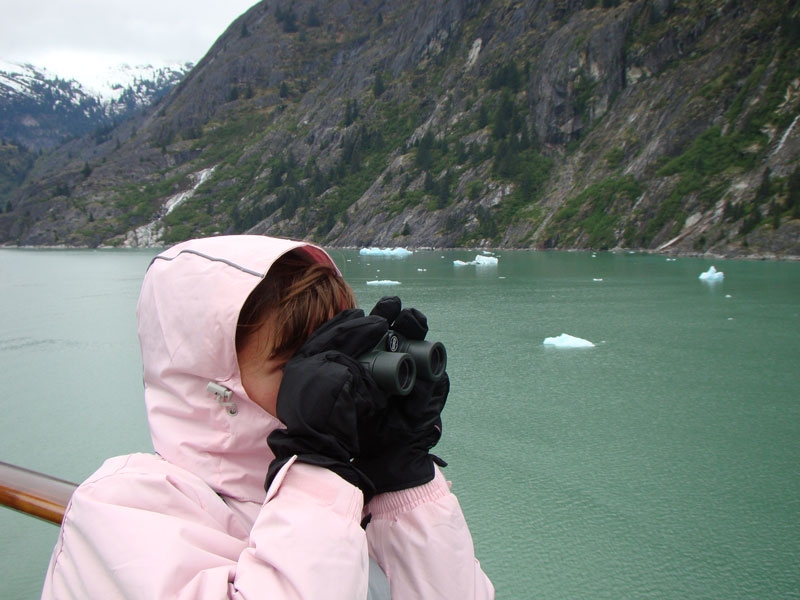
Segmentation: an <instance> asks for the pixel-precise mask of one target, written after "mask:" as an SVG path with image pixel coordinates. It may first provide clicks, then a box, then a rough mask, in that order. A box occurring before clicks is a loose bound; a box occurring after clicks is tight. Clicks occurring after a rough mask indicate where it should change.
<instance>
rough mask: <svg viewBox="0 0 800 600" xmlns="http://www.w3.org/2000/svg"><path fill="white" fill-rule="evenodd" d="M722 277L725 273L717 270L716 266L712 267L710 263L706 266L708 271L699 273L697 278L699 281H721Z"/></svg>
mask: <svg viewBox="0 0 800 600" xmlns="http://www.w3.org/2000/svg"><path fill="white" fill-rule="evenodd" d="M724 277H725V273H723V272H722V271H717V269H716V267H714V265H711V266H710V267H709V268H708V271H706V272H705V273H700V276H699V277H698V279H699V280H700V281H722V279H723V278H724Z"/></svg>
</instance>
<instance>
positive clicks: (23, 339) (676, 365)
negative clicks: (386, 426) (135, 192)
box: [0, 250, 800, 599]
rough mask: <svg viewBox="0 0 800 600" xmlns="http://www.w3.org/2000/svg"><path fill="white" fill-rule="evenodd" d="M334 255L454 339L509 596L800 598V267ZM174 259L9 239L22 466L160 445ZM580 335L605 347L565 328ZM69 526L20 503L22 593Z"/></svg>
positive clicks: (4, 570)
mask: <svg viewBox="0 0 800 600" xmlns="http://www.w3.org/2000/svg"><path fill="white" fill-rule="evenodd" d="M332 253H333V255H334V258H335V259H336V261H337V263H338V264H339V265H340V267H341V269H342V271H343V272H344V274H345V277H346V278H347V279H348V281H350V283H351V284H352V285H353V287H354V288H355V290H356V292H357V294H358V296H359V298H360V299H361V301H362V304H363V305H364V306H366V307H370V306H371V305H372V304H373V303H374V302H375V301H376V300H377V299H378V298H379V297H380V296H382V295H384V294H387V293H388V294H397V295H400V296H401V297H402V298H403V299H404V301H405V302H406V303H407V304H409V305H414V306H417V307H419V308H420V309H422V310H423V311H424V312H425V313H426V314H427V315H428V317H429V319H430V324H431V328H432V332H431V336H432V338H436V339H440V340H441V341H443V342H444V343H445V345H446V346H447V349H448V354H449V367H448V371H449V372H450V375H451V379H452V391H451V394H450V399H449V401H448V406H447V408H446V410H445V415H444V420H445V433H444V439H443V441H442V443H441V444H440V448H439V451H440V454H441V455H442V456H443V457H444V458H446V459H447V460H448V461H449V462H450V466H449V467H448V468H447V469H446V473H447V475H448V476H449V478H451V479H452V480H453V489H454V491H455V492H456V494H457V495H458V497H459V499H460V501H461V504H462V506H463V508H464V511H465V513H466V515H467V519H468V521H469V523H470V527H471V529H472V532H473V537H474V540H475V545H476V552H477V554H478V558H479V559H480V560H481V563H482V565H483V567H484V569H485V570H486V572H487V573H488V574H489V576H490V577H491V578H492V580H493V582H494V583H495V586H496V587H497V590H498V594H497V596H498V598H508V599H517V598H519V599H527V598H546V599H549V598H564V599H567V598H570V599H574V598H587V599H589V598H674V599H685V598H720V599H735V598H800V391H798V387H799V386H798V384H800V375H798V369H797V367H798V356H800V352H799V351H800V337H799V336H798V334H800V264H797V263H771V262H745V261H715V262H712V261H708V260H700V259H678V260H677V261H667V260H666V259H665V258H663V257H655V256H646V255H630V254H617V255H615V254H598V255H596V256H593V255H592V254H589V253H533V252H502V253H498V255H497V257H498V264H497V265H496V266H494V267H491V266H489V267H486V266H460V267H456V266H454V265H453V260H456V259H458V260H463V261H470V260H472V259H473V258H474V257H475V253H474V252H472V253H470V252H455V251H447V252H443V251H425V252H416V253H414V254H413V255H412V256H410V257H408V258H404V259H397V258H384V257H361V256H359V255H358V253H357V251H355V250H348V251H340V250H335V251H332ZM152 254H153V252H152V251H149V252H125V251H96V252H90V251H83V252H72V251H70V252H66V251H58V252H55V251H18V250H3V251H0V291H2V294H0V307H2V315H3V319H2V325H1V326H0V364H2V365H3V374H4V375H5V376H4V377H3V384H4V392H5V393H4V395H3V408H4V410H3V415H2V437H0V460H5V461H7V462H13V463H18V464H21V465H23V466H26V467H29V468H33V469H37V470H41V471H45V472H48V473H52V474H57V475H59V476H62V477H65V478H68V479H74V480H80V479H82V478H84V477H85V476H86V475H88V474H89V473H90V472H91V471H92V470H94V469H95V468H96V467H97V466H98V465H99V464H100V462H101V461H102V460H103V458H105V457H106V456H110V455H113V454H121V453H127V452H130V451H136V450H147V449H149V438H148V435H147V428H146V424H145V423H144V409H143V403H142V401H141V382H140V364H139V357H138V348H137V343H136V337H135V319H134V314H133V310H134V305H135V301H136V296H137V294H138V287H139V283H140V281H141V276H142V274H143V272H144V269H145V268H146V265H147V263H148V262H149V260H150V257H151V256H152ZM712 264H714V265H715V266H716V267H717V269H719V270H721V271H724V273H725V279H724V281H722V282H719V283H716V284H709V283H704V282H701V281H699V280H698V275H699V274H700V273H702V272H704V271H706V270H707V269H708V267H709V266H711V265H712ZM376 280H381V281H396V282H399V285H368V283H367V282H374V281H376ZM561 333H567V334H570V335H573V336H577V337H580V338H583V339H586V340H589V341H591V342H593V343H594V344H595V347H594V348H577V349H567V348H553V347H547V346H544V345H543V344H542V342H543V340H544V338H546V337H553V336H558V335H559V334H561ZM56 535H57V529H56V528H55V527H54V526H50V525H47V524H45V523H42V522H39V521H36V520H34V519H32V518H30V517H26V516H24V515H19V514H17V513H14V512H12V511H9V510H6V509H3V510H0V536H1V539H2V540H3V543H2V546H0V552H2V556H3V558H2V561H0V580H2V581H3V582H4V584H3V585H2V588H0V596H2V597H3V598H5V597H8V598H35V597H37V596H38V593H39V588H40V586H41V581H42V576H43V571H44V569H45V567H46V564H47V560H48V558H49V552H50V549H51V548H52V545H53V543H54V542H55V537H56Z"/></svg>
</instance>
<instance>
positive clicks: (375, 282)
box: [367, 279, 400, 285]
mask: <svg viewBox="0 0 800 600" xmlns="http://www.w3.org/2000/svg"><path fill="white" fill-rule="evenodd" d="M367 285H400V282H399V281H393V280H392V279H375V280H373V281H368V282H367Z"/></svg>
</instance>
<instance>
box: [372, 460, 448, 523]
mask: <svg viewBox="0 0 800 600" xmlns="http://www.w3.org/2000/svg"><path fill="white" fill-rule="evenodd" d="M435 470H436V473H435V474H434V476H433V480H432V481H430V482H429V483H426V484H423V485H418V486H417V487H413V488H408V489H406V490H401V491H399V492H386V493H385V494H378V495H377V496H375V497H374V498H373V499H372V500H371V501H370V503H369V512H371V513H372V517H373V518H374V519H390V518H392V517H394V516H396V515H399V514H401V513H404V512H407V511H410V510H412V509H414V508H416V507H417V506H419V505H420V504H426V503H428V502H435V501H436V500H438V499H440V498H444V497H445V496H447V495H449V494H450V486H449V485H448V484H447V480H446V479H445V477H444V475H443V474H442V472H441V471H440V470H439V469H438V468H436V469H435Z"/></svg>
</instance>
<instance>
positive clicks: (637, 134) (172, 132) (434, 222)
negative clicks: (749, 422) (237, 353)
mask: <svg viewBox="0 0 800 600" xmlns="http://www.w3.org/2000/svg"><path fill="white" fill-rule="evenodd" d="M323 6H324V10H323V8H322V7H323ZM799 24H800V15H798V7H797V2H790V3H789V4H786V3H781V2H770V1H768V2H762V3H757V2H747V1H744V0H729V1H723V0H719V1H714V2H699V1H686V2H678V1H673V0H634V1H630V2H614V1H609V0H604V1H602V2H591V1H584V2H579V1H528V2H511V1H483V2H481V1H477V0H445V1H437V2H416V1H412V2H408V3H404V4H403V6H402V7H400V6H398V5H397V4H392V3H387V2H383V1H378V0H366V1H364V2H362V3H360V4H358V5H354V4H352V3H350V2H346V1H344V0H334V1H332V2H328V3H325V4H320V3H318V2H313V1H309V0H300V1H298V2H293V3H288V2H277V3H276V2H261V3H259V4H257V5H255V6H254V7H253V8H251V9H250V10H249V11H247V12H246V13H244V14H243V15H242V16H240V17H239V18H238V19H236V20H235V21H234V22H233V23H232V24H231V25H230V27H229V28H228V29H227V30H226V31H225V32H224V33H223V35H222V36H220V38H219V39H218V40H217V42H216V43H215V44H214V46H212V48H211V49H210V50H209V52H208V53H207V54H206V56H205V57H204V58H203V59H202V60H201V61H200V62H199V63H198V64H197V65H196V66H195V67H194V68H193V69H192V70H191V71H190V72H189V73H188V74H187V75H186V77H184V78H183V80H182V81H181V82H180V83H179V84H178V85H177V86H175V88H174V89H172V90H171V92H170V93H169V94H168V95H166V96H165V97H164V98H162V99H161V100H160V101H159V102H158V103H157V104H155V105H154V106H153V107H151V108H150V109H148V110H147V111H145V113H144V114H142V115H141V116H140V117H138V118H137V119H135V120H134V121H131V122H130V123H126V124H123V125H121V126H119V127H117V128H114V130H113V133H110V136H109V138H108V139H107V140H105V141H103V142H101V143H94V142H93V141H87V140H74V141H72V142H69V143H68V144H66V145H65V146H64V147H62V148H59V149H57V150H56V151H54V152H52V153H51V154H48V155H46V156H42V157H39V158H37V160H36V163H35V165H34V166H33V167H32V168H30V169H29V170H28V171H26V173H25V180H24V181H23V182H22V183H21V184H19V185H18V186H16V187H15V188H14V189H13V190H12V191H11V192H10V193H9V194H8V200H7V201H6V206H7V209H9V210H6V211H5V212H4V213H3V214H0V243H4V244H23V245H25V244H28V245H80V246H98V245H136V244H138V243H139V242H138V241H137V237H136V235H135V234H134V232H135V231H136V230H137V228H140V227H144V226H148V227H150V226H152V225H153V223H156V225H155V228H154V229H152V231H157V235H155V237H153V236H151V237H150V238H149V239H150V242H149V243H158V244H165V243H166V244H168V243H172V242H175V241H179V240H180V239H185V238H186V237H190V236H194V235H214V234H218V233H233V232H244V231H249V232H253V233H269V234H273V235H284V236H290V237H302V238H307V239H312V240H314V241H317V242H319V243H324V244H327V245H331V246H368V245H403V246H407V247H421V246H426V247H431V246H439V247H486V248H488V247H492V248H543V249H544V248H557V249H559V248H560V249H580V248H587V249H588V248H591V249H611V248H628V249H634V250H647V251H660V252H670V253H680V254H701V255H702V254H708V255H724V256H767V257H794V256H800V247H799V245H798V238H800V235H798V234H799V233H800V227H799V226H798V218H800V208H798V206H799V205H800V202H799V201H798V200H797V196H798V194H799V193H800V181H799V180H798V179H800V176H798V170H797V169H798V155H799V154H800V131H798V129H800V127H798V126H797V125H796V122H797V117H798V114H800V93H798V91H800V76H798V73H797V70H796V68H795V67H793V66H792V65H794V64H797V59H798V47H799V46H800V43H799V42H798V40H800V33H799V32H800V26H798V25H799ZM87 165H88V168H89V170H90V172H89V174H88V175H86V166H87ZM209 169H213V170H212V171H208V170H209ZM202 172H205V173H209V172H210V173H211V175H210V176H208V177H207V178H206V179H203V180H202V183H200V184H199V186H197V187H195V185H196V182H197V181H199V179H198V178H197V177H198V174H199V173H202ZM189 190H191V191H192V193H191V199H190V200H188V201H185V202H183V203H181V205H180V206H179V207H177V208H175V209H174V210H171V211H169V212H167V211H166V210H165V206H166V203H167V201H168V200H169V199H170V198H173V197H174V196H175V194H177V193H180V192H185V191H189Z"/></svg>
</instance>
